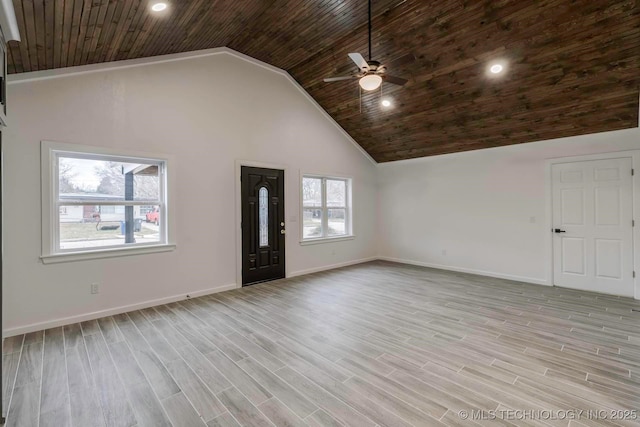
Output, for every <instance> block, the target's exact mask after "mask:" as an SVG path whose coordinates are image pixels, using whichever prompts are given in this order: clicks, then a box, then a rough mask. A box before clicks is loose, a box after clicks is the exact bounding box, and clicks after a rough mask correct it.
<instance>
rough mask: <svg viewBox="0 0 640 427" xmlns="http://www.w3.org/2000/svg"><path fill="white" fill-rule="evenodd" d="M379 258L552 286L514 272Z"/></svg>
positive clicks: (385, 259)
mask: <svg viewBox="0 0 640 427" xmlns="http://www.w3.org/2000/svg"><path fill="white" fill-rule="evenodd" d="M378 259H379V260H381V261H390V262H397V263H400V264H409V265H417V266H420V267H430V268H437V269H438V270H448V271H456V272H459V273H470V274H477V275H479V276H487V277H495V278H497V279H507V280H514V281H516V282H525V283H532V284H534V285H544V286H551V285H550V284H549V282H548V281H547V280H546V279H537V278H534V277H525V276H515V275H512V274H503V273H496V272H494V271H484V270H476V269H473V268H465V267H455V266H452V265H442V264H433V263H430V262H422V261H414V260H408V259H400V258H392V257H386V256H380V257H378Z"/></svg>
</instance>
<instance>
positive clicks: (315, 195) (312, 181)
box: [302, 177, 322, 208]
mask: <svg viewBox="0 0 640 427" xmlns="http://www.w3.org/2000/svg"><path fill="white" fill-rule="evenodd" d="M302 206H304V207H318V208H321V207H322V178H311V177H303V178H302Z"/></svg>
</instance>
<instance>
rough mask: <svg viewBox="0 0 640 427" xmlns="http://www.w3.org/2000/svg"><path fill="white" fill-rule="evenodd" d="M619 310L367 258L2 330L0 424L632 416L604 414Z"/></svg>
mask: <svg viewBox="0 0 640 427" xmlns="http://www.w3.org/2000/svg"><path fill="white" fill-rule="evenodd" d="M634 310H640V302H639V301H634V300H631V299H626V298H619V297H614V296H608V295H602V294H595V293H589V292H582V291H575V290H568V289H561V288H551V287H544V286H536V285H529V284H523V283H518V282H511V281H506V280H500V279H493V278H487V277H479V276H473V275H468V274H458V273H451V272H445V271H441V270H433V269H426V268H419V267H411V266H405V265H399V264H392V263H386V262H373V263H367V264H361V265H358V266H353V267H348V268H343V269H339V270H333V271H328V272H322V273H317V274H313V275H308V276H303V277H297V278H293V279H285V280H280V281H275V282H270V283H265V284H260V285H256V286H252V287H247V288H243V289H239V290H233V291H229V292H224V293H219V294H214V295H210V296H205V297H201V298H196V299H190V300H185V301H181V302H178V303H173V304H167V305H164V306H159V307H155V308H150V309H145V310H140V311H134V312H131V313H127V314H122V315H117V316H112V317H106V318H102V319H99V320H93V321H88V322H82V323H80V324H73V325H68V326H64V327H61V328H53V329H48V330H46V331H40V332H34V333H29V334H26V335H21V336H15V337H10V338H7V339H5V341H4V346H3V362H4V363H3V369H4V372H3V374H4V375H3V378H4V384H3V385H2V386H3V390H4V391H5V393H4V397H5V399H4V402H3V408H4V410H5V411H6V412H7V425H8V426H12V427H13V426H19V427H30V426H56V427H63V426H78V427H91V426H153V427H155V426H171V425H173V426H185V427H192V426H193V427H195V426H209V427H214V426H274V425H275V426H313V427H316V426H358V427H360V426H391V427H398V426H412V425H413V426H439V425H450V426H463V425H464V426H466V425H469V426H475V425H501V426H504V425H518V426H520V425H552V426H567V425H572V426H595V425H623V426H626V425H637V424H638V420H637V419H634V418H635V417H634V415H633V412H630V413H628V414H626V415H627V416H626V418H627V419H623V420H620V419H614V417H620V416H621V415H623V416H624V415H625V413H624V412H621V411H638V410H640V328H639V325H640V312H637V311H634ZM578 410H584V411H585V412H584V413H582V415H581V416H580V414H579V413H578V412H571V411H578ZM460 411H467V412H466V413H468V414H469V416H470V418H473V417H474V416H475V417H477V416H478V415H484V417H485V418H494V419H485V420H481V419H477V418H476V419H475V420H472V419H462V418H461V417H460V416H459V414H460ZM480 411H485V412H480ZM491 411H494V412H491ZM524 411H527V412H524ZM536 411H537V412H536ZM544 411H548V412H544ZM562 411H569V412H562ZM588 411H591V412H588ZM595 411H597V412H595ZM616 411H617V412H616ZM494 416H495V417H494ZM636 417H640V414H637V413H636ZM571 418H575V419H571ZM577 418H579V419H577ZM605 418H606V419H605Z"/></svg>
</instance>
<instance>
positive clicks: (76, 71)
mask: <svg viewBox="0 0 640 427" xmlns="http://www.w3.org/2000/svg"><path fill="white" fill-rule="evenodd" d="M221 54H224V55H231V56H233V57H235V58H238V59H242V60H243V61H246V62H249V63H251V64H253V65H256V66H258V67H261V68H264V69H265V70H269V71H271V72H274V73H277V74H280V75H281V76H283V77H285V78H286V79H287V80H288V81H289V82H290V83H291V84H292V85H293V86H294V87H295V88H296V89H298V91H300V93H301V94H302V95H303V96H304V97H305V98H306V99H307V101H309V102H310V103H311V104H313V106H314V107H316V109H317V110H318V111H319V112H320V114H322V115H323V117H324V118H325V119H327V120H328V121H329V122H330V123H332V124H333V125H334V126H335V127H336V129H338V131H340V133H342V135H343V136H344V137H345V138H346V139H348V140H349V141H350V142H351V143H352V144H353V146H354V147H355V148H356V149H357V150H358V151H359V152H360V153H361V154H362V155H363V156H365V157H366V158H367V159H368V160H369V161H370V162H371V163H372V164H373V165H377V164H378V163H377V162H376V161H375V160H374V159H373V157H371V156H370V155H369V153H367V152H366V151H365V150H364V148H362V147H361V146H360V144H358V143H357V142H356V141H355V140H354V139H353V138H352V137H351V135H349V134H348V133H347V131H345V130H344V129H343V128H342V126H340V125H339V124H338V122H336V121H335V120H334V119H333V117H331V115H329V113H327V112H326V111H325V109H324V108H322V107H321V106H320V104H318V103H317V102H316V100H315V99H313V97H312V96H311V95H309V93H308V92H307V91H306V90H305V89H304V88H303V87H302V86H300V84H299V83H298V82H297V81H296V80H295V79H294V78H293V77H292V76H291V74H289V73H288V72H287V71H285V70H283V69H281V68H278V67H274V66H273V65H270V64H267V63H266V62H262V61H260V60H258V59H255V58H253V57H251V56H249V55H245V54H243V53H240V52H237V51H235V50H233V49H230V48H228V47H217V48H213V49H204V50H196V51H193V52H182V53H173V54H170V55H160V56H153V57H150V58H139V59H127V60H124V61H115V62H104V63H101V64H90V65H80V66H76V67H67V68H57V69H55V70H43V71H32V72H29V73H19V74H11V75H10V76H9V77H8V79H7V84H8V85H16V84H21V83H28V82H34V81H39V80H49V79H57V78H65V77H72V76H77V75H81V74H90V73H101V72H106V71H112V70H121V69H124V68H132V67H144V66H147V65H155V64H162V63H165V62H174V61H184V60H188V59H194V58H202V57H205V56H214V55H221Z"/></svg>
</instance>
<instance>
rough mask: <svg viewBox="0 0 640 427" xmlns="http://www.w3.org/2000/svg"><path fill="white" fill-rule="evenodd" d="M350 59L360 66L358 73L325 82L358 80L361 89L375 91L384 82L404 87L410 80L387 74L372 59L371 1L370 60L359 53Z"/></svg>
mask: <svg viewBox="0 0 640 427" xmlns="http://www.w3.org/2000/svg"><path fill="white" fill-rule="evenodd" d="M349 58H351V60H352V61H353V62H354V63H355V64H356V65H357V66H358V72H357V73H354V74H351V75H349V76H339V77H327V78H326V79H324V81H325V82H327V83H329V82H339V81H342V80H352V79H358V83H359V84H360V87H361V88H362V89H364V90H375V89H378V88H379V87H380V85H381V84H382V82H383V81H385V82H387V83H391V84H394V85H398V86H403V85H404V84H405V83H407V81H408V80H406V79H403V78H401V77H395V76H391V75H389V74H387V69H386V67H385V66H384V65H382V64H380V63H379V62H378V61H374V60H372V59H371V0H369V60H368V61H366V60H365V59H364V57H363V56H362V55H360V54H359V53H350V54H349Z"/></svg>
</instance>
